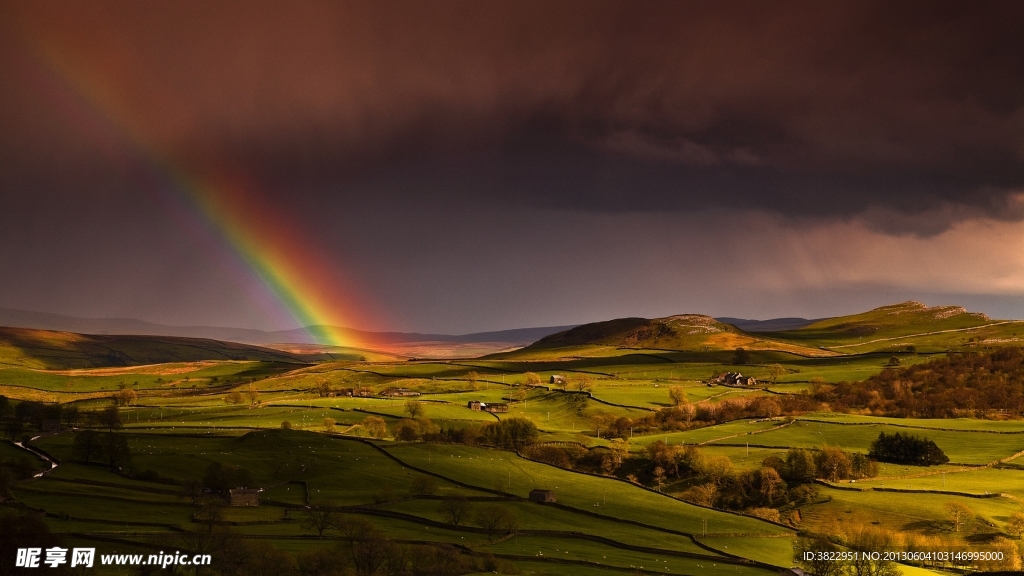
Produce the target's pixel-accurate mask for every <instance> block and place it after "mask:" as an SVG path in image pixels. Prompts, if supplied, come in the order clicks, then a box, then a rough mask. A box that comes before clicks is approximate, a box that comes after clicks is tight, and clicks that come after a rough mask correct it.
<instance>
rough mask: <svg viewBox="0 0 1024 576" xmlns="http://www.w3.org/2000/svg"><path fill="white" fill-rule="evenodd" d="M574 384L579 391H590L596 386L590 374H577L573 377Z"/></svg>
mask: <svg viewBox="0 0 1024 576" xmlns="http://www.w3.org/2000/svg"><path fill="white" fill-rule="evenodd" d="M572 386H573V388H575V389H576V391H577V392H589V391H590V389H591V388H593V387H594V381H593V380H591V378H590V374H577V375H576V376H574V377H573V379H572Z"/></svg>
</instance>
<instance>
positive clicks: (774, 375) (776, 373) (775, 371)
mask: <svg viewBox="0 0 1024 576" xmlns="http://www.w3.org/2000/svg"><path fill="white" fill-rule="evenodd" d="M785 373H786V369H785V368H783V367H782V364H772V365H771V366H769V367H768V375H769V376H770V377H771V380H772V384H778V383H779V378H780V377H781V376H782V375H783V374H785Z"/></svg>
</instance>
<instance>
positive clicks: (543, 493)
mask: <svg viewBox="0 0 1024 576" xmlns="http://www.w3.org/2000/svg"><path fill="white" fill-rule="evenodd" d="M530 500H532V501H534V502H555V493H554V492H552V491H551V490H541V489H540V488H534V489H533V490H530Z"/></svg>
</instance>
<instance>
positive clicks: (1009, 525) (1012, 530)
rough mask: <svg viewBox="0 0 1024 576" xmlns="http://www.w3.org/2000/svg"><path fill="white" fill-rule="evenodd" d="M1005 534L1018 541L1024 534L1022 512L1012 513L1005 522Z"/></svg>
mask: <svg viewBox="0 0 1024 576" xmlns="http://www.w3.org/2000/svg"><path fill="white" fill-rule="evenodd" d="M1006 532H1007V533H1009V534H1010V535H1011V536H1013V537H1015V538H1017V539H1020V537H1021V534H1024V512H1014V513H1013V514H1012V515H1011V516H1010V519H1009V520H1008V521H1007V522H1006Z"/></svg>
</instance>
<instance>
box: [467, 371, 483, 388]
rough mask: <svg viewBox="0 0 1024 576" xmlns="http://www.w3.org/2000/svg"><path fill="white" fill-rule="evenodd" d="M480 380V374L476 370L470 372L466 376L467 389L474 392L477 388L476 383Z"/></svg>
mask: <svg viewBox="0 0 1024 576" xmlns="http://www.w3.org/2000/svg"><path fill="white" fill-rule="evenodd" d="M479 380H480V374H478V373H477V372H476V370H471V371H470V372H468V373H467V374H466V381H468V382H469V387H470V388H471V389H473V390H476V389H477V388H478V387H479V384H478V381H479Z"/></svg>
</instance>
